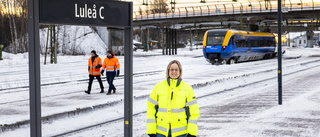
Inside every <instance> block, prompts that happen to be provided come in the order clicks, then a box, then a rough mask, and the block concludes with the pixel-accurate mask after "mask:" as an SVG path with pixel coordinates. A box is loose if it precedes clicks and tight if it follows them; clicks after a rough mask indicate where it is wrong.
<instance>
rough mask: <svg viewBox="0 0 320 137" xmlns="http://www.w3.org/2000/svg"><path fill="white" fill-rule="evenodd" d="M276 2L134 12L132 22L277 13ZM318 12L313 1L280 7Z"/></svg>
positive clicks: (284, 10) (286, 3) (319, 7)
mask: <svg viewBox="0 0 320 137" xmlns="http://www.w3.org/2000/svg"><path fill="white" fill-rule="evenodd" d="M277 6H278V4H277V1H269V2H252V3H251V2H249V3H228V4H214V5H204V6H191V7H179V8H176V9H175V10H174V11H171V12H167V13H153V12H152V11H151V10H146V11H135V12H134V15H133V16H134V20H154V19H166V18H183V17H195V16H211V15H227V14H229V15H230V14H247V13H265V12H277V11H278V9H277ZM301 10H320V2H314V0H300V2H297V1H295V2H292V1H291V0H286V1H285V2H284V3H283V5H282V11H283V12H284V13H285V12H289V11H301Z"/></svg>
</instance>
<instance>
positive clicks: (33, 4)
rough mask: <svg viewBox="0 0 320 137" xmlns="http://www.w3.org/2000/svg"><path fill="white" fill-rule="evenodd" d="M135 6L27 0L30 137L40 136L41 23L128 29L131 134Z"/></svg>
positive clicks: (98, 0)
mask: <svg viewBox="0 0 320 137" xmlns="http://www.w3.org/2000/svg"><path fill="white" fill-rule="evenodd" d="M132 7H133V4H132V2H122V1H103V0H67V1H66V0H28V36H29V37H28V40H29V85H30V86H29V90H30V91H29V92H30V136H31V137H41V91H40V89H41V88H40V51H39V49H40V46H39V23H42V24H62V25H87V26H88V25H90V26H106V27H107V26H109V27H117V28H123V29H124V30H125V45H124V46H125V55H124V56H125V65H124V66H125V68H124V71H125V81H124V89H125V94H124V102H125V105H124V107H125V109H124V110H125V111H124V121H125V122H124V125H125V126H124V127H125V130H124V134H125V137H132V87H133V86H132V74H133V71H132V70H133V69H132V68H133V63H132V52H133V49H132V14H133V10H132ZM61 9H63V10H61Z"/></svg>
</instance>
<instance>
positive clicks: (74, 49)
mask: <svg viewBox="0 0 320 137" xmlns="http://www.w3.org/2000/svg"><path fill="white" fill-rule="evenodd" d="M78 29H79V28H78V26H76V29H75V32H74V42H73V48H72V55H76V43H77V32H78Z"/></svg>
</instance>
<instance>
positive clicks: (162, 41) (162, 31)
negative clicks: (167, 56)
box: [161, 28, 164, 55]
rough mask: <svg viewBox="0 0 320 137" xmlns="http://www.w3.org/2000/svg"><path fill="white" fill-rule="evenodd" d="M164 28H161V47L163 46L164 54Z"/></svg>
mask: <svg viewBox="0 0 320 137" xmlns="http://www.w3.org/2000/svg"><path fill="white" fill-rule="evenodd" d="M163 35H164V28H161V47H162V55H164V36H163Z"/></svg>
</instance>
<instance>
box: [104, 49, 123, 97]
mask: <svg viewBox="0 0 320 137" xmlns="http://www.w3.org/2000/svg"><path fill="white" fill-rule="evenodd" d="M102 68H103V69H102V71H101V74H102V75H103V73H104V70H106V73H107V82H108V84H109V89H108V93H107V95H111V90H113V93H116V88H115V87H114V85H113V79H114V77H115V76H117V77H118V76H119V75H120V63H119V60H118V59H117V58H116V57H115V55H114V54H113V53H112V51H107V57H106V58H105V59H104V61H103V65H102Z"/></svg>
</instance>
